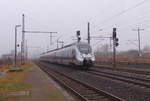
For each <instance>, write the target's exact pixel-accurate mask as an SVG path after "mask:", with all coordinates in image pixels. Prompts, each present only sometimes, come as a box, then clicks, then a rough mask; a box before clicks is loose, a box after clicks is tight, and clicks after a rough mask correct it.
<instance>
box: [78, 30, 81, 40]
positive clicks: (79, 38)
mask: <svg viewBox="0 0 150 101" xmlns="http://www.w3.org/2000/svg"><path fill="white" fill-rule="evenodd" d="M77 38H78V42H80V40H81V37H80V31H77Z"/></svg>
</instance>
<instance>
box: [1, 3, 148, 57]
mask: <svg viewBox="0 0 150 101" xmlns="http://www.w3.org/2000/svg"><path fill="white" fill-rule="evenodd" d="M141 1H143V0H0V12H1V15H0V46H1V48H0V55H1V54H4V53H9V52H10V51H11V50H13V49H14V30H15V25H17V24H21V17H22V14H23V13H24V14H25V25H26V28H25V29H26V30H39V31H57V32H58V34H56V35H54V36H56V37H54V38H53V42H54V43H55V44H54V45H53V46H51V48H55V47H56V41H55V40H56V39H57V38H58V37H59V36H61V38H60V40H61V41H64V42H65V44H69V43H71V42H73V41H74V40H73V37H75V36H76V35H75V32H76V30H81V36H82V39H83V40H84V39H86V37H87V22H90V23H91V36H100V35H103V36H110V35H111V34H112V28H113V27H117V35H118V37H119V43H120V45H119V47H118V50H128V49H137V41H136V40H137V32H136V31H132V29H136V28H137V27H141V28H143V29H144V31H141V45H142V48H143V47H144V45H150V43H149V39H150V34H149V32H150V28H149V26H150V7H149V5H150V0H147V1H146V2H145V3H143V4H141V5H140V6H138V7H136V8H134V9H131V10H129V11H128V12H126V13H124V14H122V15H120V16H116V17H114V18H112V19H111V17H113V16H114V15H116V14H118V13H119V12H122V11H124V10H126V9H128V8H130V7H132V6H134V5H136V4H138V3H140V2H141ZM100 29H102V31H99V30H100ZM26 40H27V43H28V47H29V51H30V53H36V52H43V51H46V49H47V48H48V47H49V34H43V33H41V34H28V33H26ZM128 40H135V41H133V43H135V44H133V43H131V42H128ZM20 41H21V28H18V43H19V44H20ZM84 41H86V40H84ZM98 41H99V42H98ZM97 42H98V44H96V45H95V43H97ZM105 43H108V44H109V41H108V40H104V41H100V40H94V39H92V43H91V44H92V46H93V47H97V46H100V45H102V44H105Z"/></svg>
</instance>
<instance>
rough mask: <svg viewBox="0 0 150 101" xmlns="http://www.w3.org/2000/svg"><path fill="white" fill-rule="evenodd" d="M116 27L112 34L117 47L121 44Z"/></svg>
mask: <svg viewBox="0 0 150 101" xmlns="http://www.w3.org/2000/svg"><path fill="white" fill-rule="evenodd" d="M116 30H117V29H116V28H113V35H112V38H113V41H114V44H115V46H116V47H117V46H118V45H119V43H118V41H119V39H118V38H117V33H116Z"/></svg>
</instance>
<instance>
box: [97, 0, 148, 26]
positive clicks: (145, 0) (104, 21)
mask: <svg viewBox="0 0 150 101" xmlns="http://www.w3.org/2000/svg"><path fill="white" fill-rule="evenodd" d="M147 1H149V0H143V1H141V2H139V3H137V4H135V5H134V6H131V7H129V8H127V9H125V10H123V11H121V12H119V13H117V14H115V15H113V16H111V17H109V18H107V19H105V20H103V21H101V22H100V24H101V25H102V24H105V23H107V22H109V21H111V20H113V19H116V18H117V17H119V16H121V15H123V14H125V13H127V12H128V11H130V10H133V9H135V8H137V7H139V6H141V5H142V4H144V3H146V2H147Z"/></svg>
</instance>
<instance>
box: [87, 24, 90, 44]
mask: <svg viewBox="0 0 150 101" xmlns="http://www.w3.org/2000/svg"><path fill="white" fill-rule="evenodd" d="M87 40H88V44H90V23H89V22H88V39H87Z"/></svg>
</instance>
